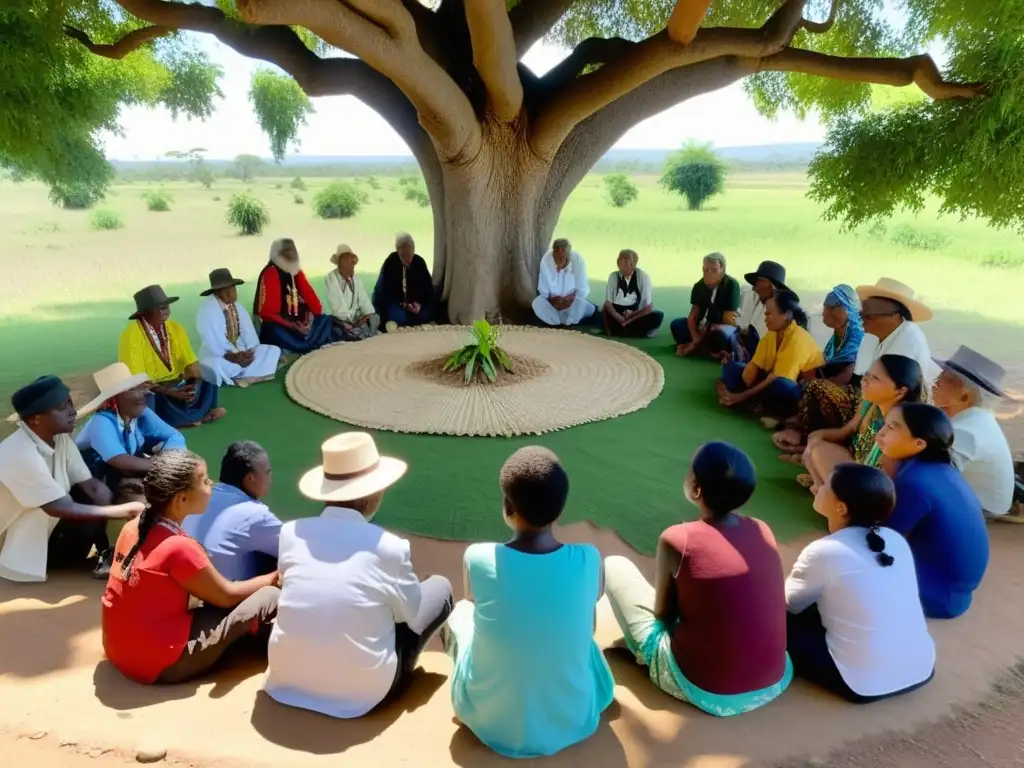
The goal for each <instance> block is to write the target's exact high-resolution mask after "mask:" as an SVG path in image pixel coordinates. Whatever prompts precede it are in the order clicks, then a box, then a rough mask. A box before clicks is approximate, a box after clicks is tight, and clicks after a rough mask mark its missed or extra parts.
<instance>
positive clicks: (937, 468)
mask: <svg viewBox="0 0 1024 768" xmlns="http://www.w3.org/2000/svg"><path fill="white" fill-rule="evenodd" d="M876 440H877V443H878V447H879V448H880V449H881V451H882V455H883V456H884V457H885V462H886V464H888V466H889V468H890V473H891V474H892V477H893V483H894V484H895V486H896V509H895V510H894V511H893V513H892V516H891V517H890V518H889V520H888V521H887V522H886V525H887V526H888V527H889V528H892V529H893V530H895V531H897V532H898V533H901V534H903V536H904V538H906V540H907V542H908V543H909V544H910V550H911V552H912V553H913V555H914V565H915V566H916V568H917V582H918V588H919V589H920V592H921V605H922V606H923V607H924V612H925V615H926V616H929V617H931V618H934V619H955V618H956V617H957V616H960V615H962V614H963V613H965V612H966V611H967V609H968V608H969V607H970V605H971V597H972V595H973V594H974V590H975V589H977V588H978V585H979V584H981V579H982V577H983V576H984V575H985V570H986V568H988V557H989V541H988V531H987V530H986V529H985V516H984V512H983V511H982V508H981V502H980V501H979V500H978V497H977V496H976V495H975V493H974V491H973V490H971V486H970V485H968V484H967V481H966V480H965V479H964V477H963V475H961V474H960V472H959V471H957V469H956V467H955V466H954V465H953V461H952V450H953V424H952V422H951V421H950V420H949V417H948V416H946V414H945V413H943V412H942V411H941V410H939V409H938V408H936V407H935V406H933V405H926V404H924V403H904V404H903V405H900V406H898V407H896V408H893V409H892V410H891V411H889V414H888V416H887V417H886V419H885V426H884V427H882V429H881V430H880V431H879V433H878V436H877V438H876Z"/></svg>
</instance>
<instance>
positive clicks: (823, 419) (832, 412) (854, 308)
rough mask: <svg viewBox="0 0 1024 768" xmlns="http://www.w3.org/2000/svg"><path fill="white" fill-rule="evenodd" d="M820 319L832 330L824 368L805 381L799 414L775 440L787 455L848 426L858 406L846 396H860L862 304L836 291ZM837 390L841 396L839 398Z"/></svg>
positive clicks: (846, 289)
mask: <svg viewBox="0 0 1024 768" xmlns="http://www.w3.org/2000/svg"><path fill="white" fill-rule="evenodd" d="M821 319H822V322H823V323H824V324H825V327H826V328H830V329H831V330H832V335H831V336H829V339H828V342H826V344H825V364H824V365H823V366H822V367H821V368H818V369H817V370H816V371H814V372H813V373H812V374H808V375H807V376H806V377H805V378H806V382H805V384H804V386H803V388H802V391H801V393H800V405H799V407H798V413H797V416H796V418H795V419H793V420H792V421H791V423H790V424H789V428H787V429H783V430H781V431H779V432H776V433H775V434H774V435H773V436H772V441H773V442H774V443H775V446H776V447H777V448H778V449H779V450H782V451H785V452H786V454H792V455H796V454H800V453H803V450H804V448H805V447H806V445H807V435H808V434H809V433H811V432H815V431H817V430H819V429H828V428H830V427H832V426H834V425H842V424H846V423H848V422H849V421H850V419H852V418H853V417H854V415H856V411H857V405H858V404H859V403H858V400H857V399H856V398H851V397H848V396H847V395H848V394H851V393H854V394H856V396H857V397H859V395H860V388H859V387H857V386H855V385H854V384H853V367H854V363H855V362H856V360H857V352H858V351H859V350H860V345H861V342H862V341H863V340H864V326H863V325H862V323H861V319H860V300H859V299H858V298H857V294H856V292H855V291H854V290H853V288H851V287H850V286H848V285H837V286H836V287H835V288H833V289H832V290H831V291H830V292H829V293H828V295H827V296H826V297H825V305H824V307H823V308H822V311H821ZM836 389H838V390H839V391H840V393H842V396H836V394H835V390H836ZM768 426H774V425H768Z"/></svg>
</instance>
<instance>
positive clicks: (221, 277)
mask: <svg viewBox="0 0 1024 768" xmlns="http://www.w3.org/2000/svg"><path fill="white" fill-rule="evenodd" d="M234 285H245V280H237V279H235V278H234V277H232V276H231V270H230V269H225V268H224V267H221V268H220V269H215V270H213V272H211V273H210V287H209V288H207V289H206V290H205V291H203V292H202V293H200V294H199V295H200V296H209V295H210V294H211V293H216V292H217V291H222V290H224V289H225V288H230V287H232V286H234Z"/></svg>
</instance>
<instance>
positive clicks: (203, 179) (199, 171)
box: [195, 165, 215, 189]
mask: <svg viewBox="0 0 1024 768" xmlns="http://www.w3.org/2000/svg"><path fill="white" fill-rule="evenodd" d="M195 177H196V181H198V182H199V183H200V184H202V185H203V186H204V187H205V188H206V189H209V188H210V187H212V186H213V181H214V178H215V177H214V175H213V171H211V170H210V169H209V168H207V167H206V166H205V165H200V166H199V167H197V168H196V174H195Z"/></svg>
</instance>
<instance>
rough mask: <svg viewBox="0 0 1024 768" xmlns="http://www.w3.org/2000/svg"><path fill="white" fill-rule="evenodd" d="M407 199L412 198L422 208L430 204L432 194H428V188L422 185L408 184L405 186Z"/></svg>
mask: <svg viewBox="0 0 1024 768" xmlns="http://www.w3.org/2000/svg"><path fill="white" fill-rule="evenodd" d="M405 199H406V200H412V201H413V202H414V203H416V205H418V206H419V207H420V208H426V207H427V206H428V205H430V195H428V194H427V190H425V189H424V188H423V187H420V186H407V187H406V188H405Z"/></svg>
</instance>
